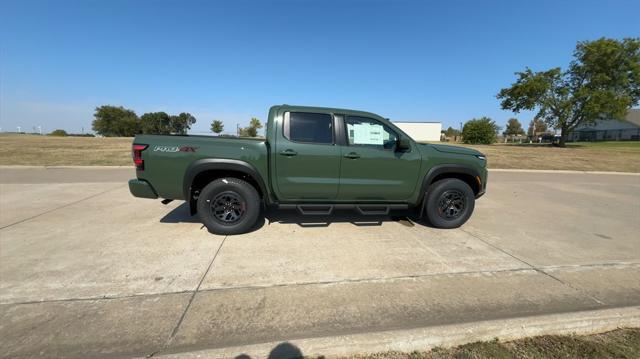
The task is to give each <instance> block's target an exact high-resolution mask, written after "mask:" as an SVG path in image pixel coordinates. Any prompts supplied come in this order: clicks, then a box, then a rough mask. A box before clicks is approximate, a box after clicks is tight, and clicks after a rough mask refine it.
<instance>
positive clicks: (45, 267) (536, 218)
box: [0, 167, 640, 357]
mask: <svg viewBox="0 0 640 359" xmlns="http://www.w3.org/2000/svg"><path fill="white" fill-rule="evenodd" d="M133 176H134V173H133V171H132V170H131V169H128V168H120V169H107V168H93V169H71V168H48V169H45V168H37V167H34V168H9V167H3V168H1V169H0V279H1V281H0V341H1V348H2V350H1V352H2V356H4V357H20V356H35V355H44V356H48V357H50V356H65V357H86V356H144V355H150V354H167V353H169V354H170V353H178V352H185V351H193V350H198V349H207V348H222V347H231V346H240V345H248V344H255V343H263V342H276V341H285V340H293V339H301V338H313V337H331V336H336V335H347V334H356V333H369V332H379V331H385V330H401V329H410V328H419V327H429V326H434V325H443V324H452V323H462V322H472V321H479V320H495V319H503V318H515V317H523V316H532V315H543V314H553V313H566V312H576V311H582V310H593V309H605V308H616V307H625V306H636V305H640V280H639V279H638V278H640V239H639V238H640V236H639V233H640V176H637V175H605V174H583V173H527V172H491V174H490V182H489V188H488V193H487V195H486V196H485V197H483V198H482V199H480V200H479V201H478V202H477V204H476V211H475V213H474V215H473V216H472V218H471V220H470V221H469V222H468V223H467V224H466V225H465V226H463V227H462V228H460V229H456V230H439V229H434V228H430V227H428V226H425V225H423V224H420V223H413V222H411V221H408V220H406V219H404V218H403V217H402V216H398V217H373V218H372V217H359V216H355V215H352V214H350V213H349V212H346V213H338V214H335V215H333V216H330V217H320V218H317V217H301V216H298V215H297V214H295V213H293V212H292V213H274V212H270V213H267V219H266V220H265V221H264V222H263V223H261V224H260V226H259V228H257V229H256V230H255V231H253V232H251V233H248V234H245V235H240V236H226V237H225V236H216V235H212V234H210V233H208V232H207V231H206V230H205V229H204V228H203V227H202V225H201V224H199V223H198V221H197V219H196V218H195V217H190V216H189V215H188V208H187V207H186V206H185V205H184V204H183V203H181V202H172V203H170V204H169V205H166V206H165V205H162V204H160V202H159V201H152V200H144V199H137V198H133V197H132V196H131V195H130V194H129V192H128V188H127V185H126V180H127V179H129V178H130V177H133ZM237 354H240V353H237Z"/></svg>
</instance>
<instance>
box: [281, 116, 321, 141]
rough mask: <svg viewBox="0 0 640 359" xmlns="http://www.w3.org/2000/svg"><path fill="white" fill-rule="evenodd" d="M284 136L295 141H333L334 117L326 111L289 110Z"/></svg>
mask: <svg viewBox="0 0 640 359" xmlns="http://www.w3.org/2000/svg"><path fill="white" fill-rule="evenodd" d="M284 136H285V137H286V138H287V139H288V140H290V141H294V142H307V143H324V144H331V143H333V119H332V118H331V115H329V114H326V113H309V112H289V114H288V116H285V123H284Z"/></svg>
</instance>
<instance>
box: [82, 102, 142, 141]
mask: <svg viewBox="0 0 640 359" xmlns="http://www.w3.org/2000/svg"><path fill="white" fill-rule="evenodd" d="M93 116H94V117H95V119H94V120H93V122H92V125H91V127H92V128H93V130H94V131H96V132H97V133H98V134H100V135H102V136H106V137H112V136H120V137H132V136H134V135H135V134H136V133H140V121H139V120H138V116H137V115H136V113H135V112H133V110H129V109H126V108H124V107H122V106H118V107H116V106H109V105H104V106H100V107H96V112H95V114H94V115H93Z"/></svg>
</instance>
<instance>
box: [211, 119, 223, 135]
mask: <svg viewBox="0 0 640 359" xmlns="http://www.w3.org/2000/svg"><path fill="white" fill-rule="evenodd" d="M222 131H224V124H223V123H222V121H220V120H213V122H211V132H213V133H215V134H216V135H218V136H220V132H222Z"/></svg>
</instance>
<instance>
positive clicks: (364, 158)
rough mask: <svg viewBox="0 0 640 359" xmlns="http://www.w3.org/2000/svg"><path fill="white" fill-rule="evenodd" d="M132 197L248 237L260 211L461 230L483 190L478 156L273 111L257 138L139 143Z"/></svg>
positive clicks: (304, 112)
mask: <svg viewBox="0 0 640 359" xmlns="http://www.w3.org/2000/svg"><path fill="white" fill-rule="evenodd" d="M132 152H133V162H134V164H135V166H136V177H137V178H136V179H132V180H130V181H129V189H130V190H131V193H132V194H133V195H134V196H136V197H141V198H154V199H155V198H164V199H165V201H169V200H173V199H178V200H185V201H188V202H189V205H190V209H191V214H192V215H195V214H196V213H197V214H198V216H199V218H200V220H201V221H202V223H203V224H204V225H205V226H206V227H207V228H208V229H209V231H210V232H212V233H216V234H239V233H243V232H247V231H249V230H250V229H251V228H252V227H253V226H254V225H255V223H256V221H257V220H258V216H259V215H260V213H261V210H262V209H264V208H266V207H274V208H277V209H296V210H298V211H299V212H300V214H302V215H314V214H315V215H329V214H331V213H332V211H333V210H335V209H354V210H356V211H358V212H359V213H360V214H362V215H386V214H388V213H389V212H390V211H392V210H407V209H413V210H415V213H416V215H418V216H420V217H423V216H426V218H427V219H428V221H429V222H430V223H431V224H432V225H433V226H435V227H438V228H455V227H459V226H460V225H462V224H463V223H465V222H466V221H467V219H468V218H469V217H470V216H471V213H472V212H473V208H474V204H475V199H476V198H478V197H480V196H482V195H483V194H484V192H485V189H486V186H487V169H486V158H485V156H484V155H483V154H482V153H480V152H478V151H475V150H473V149H469V148H463V147H455V146H446V145H434V144H421V143H417V142H415V141H414V140H413V139H411V138H410V137H409V136H408V135H407V134H405V133H404V132H402V130H400V129H399V128H398V127H396V126H394V124H393V123H392V122H390V121H389V120H388V119H384V118H382V117H380V116H378V115H376V114H373V113H369V112H362V111H354V110H345V109H337V108H321V107H305V106H289V105H282V106H273V107H271V109H270V110H269V118H268V121H267V125H266V138H264V139H250V138H229V137H211V136H193V135H189V136H184V135H176V136H156V135H138V136H136V138H135V139H134V141H133V148H132Z"/></svg>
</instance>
